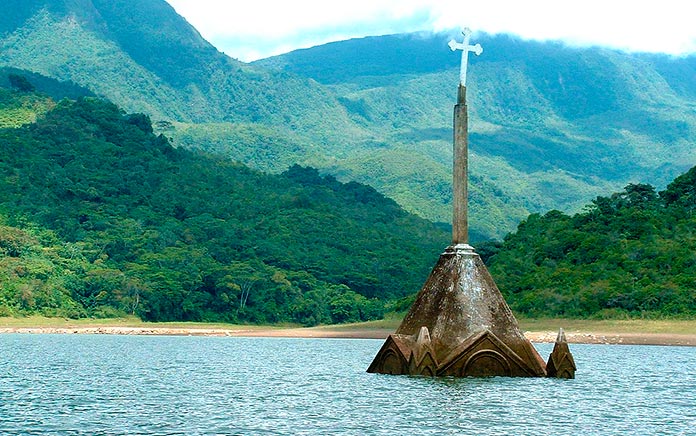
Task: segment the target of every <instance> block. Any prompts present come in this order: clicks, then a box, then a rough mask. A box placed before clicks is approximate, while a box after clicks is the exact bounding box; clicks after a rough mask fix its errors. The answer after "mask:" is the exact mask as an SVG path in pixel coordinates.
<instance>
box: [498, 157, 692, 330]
mask: <svg viewBox="0 0 696 436" xmlns="http://www.w3.org/2000/svg"><path fill="white" fill-rule="evenodd" d="M695 212H696V167H693V168H691V169H690V170H689V171H688V172H687V173H686V174H683V175H681V176H679V177H677V178H676V179H675V180H674V181H673V182H672V183H670V184H669V186H667V188H666V189H665V190H664V191H662V192H659V193H657V192H656V191H655V188H654V187H652V186H650V185H646V184H631V185H628V186H626V188H625V189H624V190H623V191H622V192H619V193H616V194H612V195H611V196H609V197H597V198H596V199H595V200H594V201H593V202H592V203H591V204H590V205H589V206H587V207H586V208H585V210H584V211H583V212H581V213H578V214H575V215H572V216H569V215H566V214H564V213H562V212H559V211H551V212H548V213H546V214H544V215H539V214H534V215H530V216H529V217H528V218H527V219H526V220H524V221H523V222H522V223H521V224H520V225H519V227H518V229H517V231H516V232H515V233H512V234H509V235H508V236H507V237H506V238H505V241H504V242H503V244H502V245H500V246H498V247H497V250H499V251H498V252H497V254H495V255H493V256H492V257H491V258H490V259H489V264H490V270H491V273H492V274H493V276H494V277H495V278H496V280H497V283H498V286H499V287H500V289H501V290H502V291H503V293H504V294H505V298H506V299H507V301H508V303H509V304H510V305H511V307H512V308H513V310H515V311H517V312H518V313H524V314H526V315H529V316H559V315H560V316H567V317H588V316H590V317H607V318H617V317H618V318H620V317H628V316H634V317H637V316H641V317H650V316H692V317H693V316H696V213H695ZM494 251H495V250H494Z"/></svg>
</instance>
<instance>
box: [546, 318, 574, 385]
mask: <svg viewBox="0 0 696 436" xmlns="http://www.w3.org/2000/svg"><path fill="white" fill-rule="evenodd" d="M576 370H577V368H576V367H575V359H573V354H572V353H571V352H570V348H568V341H567V340H566V337H565V332H564V331H563V329H562V328H561V329H559V330H558V337H557V338H556V343H555V344H554V345H553V351H552V352H551V355H550V356H549V361H548V362H547V363H546V373H547V375H548V376H549V377H556V378H575V371H576Z"/></svg>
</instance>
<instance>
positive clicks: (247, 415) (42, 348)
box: [0, 334, 696, 435]
mask: <svg viewBox="0 0 696 436" xmlns="http://www.w3.org/2000/svg"><path fill="white" fill-rule="evenodd" d="M382 343H383V341H381V340H355V339H354V340H332V339H262V338H249V339H247V338H203V337H163V336H160V337H146V336H100V335H94V336H90V335H19V334H10V335H0V434H2V435H5V434H8V435H15V434H28V435H44V434H46V435H48V434H51V435H53V434H57V435H61V434H64V435H93V434H94V435H120V434H143V435H329V434H345V435H380V434H385V435H387V434H388V435H429V434H432V435H440V434H457V435H460V434H461V435H619V434H621V435H624V434H636V435H648V434H666V435H671V434H674V435H696V348H692V347H648V346H610V345H571V350H572V351H573V353H574V355H575V361H576V363H577V365H578V368H579V371H578V373H577V374H576V377H577V378H576V379H575V380H555V379H514V378H512V379H511V378H498V377H496V378H488V379H449V378H438V379H433V378H424V377H407V376H387V375H377V374H367V373H365V369H366V368H367V366H368V365H369V364H370V362H371V361H372V358H373V357H374V356H375V354H376V353H377V351H378V350H379V348H380V347H381V345H382ZM537 348H538V349H539V352H540V353H541V355H542V357H544V358H545V359H546V358H547V357H548V354H549V353H550V351H551V348H552V346H551V345H550V344H544V345H537Z"/></svg>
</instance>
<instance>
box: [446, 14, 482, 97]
mask: <svg viewBox="0 0 696 436" xmlns="http://www.w3.org/2000/svg"><path fill="white" fill-rule="evenodd" d="M462 35H464V41H462V42H461V43H460V42H457V41H455V40H454V39H453V40H451V41H450V42H449V47H450V48H451V49H452V51H455V50H462V68H461V70H460V72H459V84H460V85H462V86H465V85H466V64H467V62H468V60H469V52H473V53H476V56H478V55H480V54H481V53H483V48H482V47H481V44H476V45H469V38H470V37H471V29H469V28H468V27H466V28H465V29H464V30H463V31H462Z"/></svg>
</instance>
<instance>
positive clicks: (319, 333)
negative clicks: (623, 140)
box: [0, 326, 696, 346]
mask: <svg viewBox="0 0 696 436" xmlns="http://www.w3.org/2000/svg"><path fill="white" fill-rule="evenodd" d="M3 333H5V334H7V333H21V334H105V335H166V336H219V337H221V336H230V337H273V338H343V339H385V338H386V337H387V336H388V335H389V334H390V333H393V330H391V329H350V328H341V327H340V326H338V327H314V328H259V327H251V328H248V329H246V328H239V329H225V328H172V327H118V326H103V327H0V334H3ZM556 334H557V332H552V331H533V332H529V331H527V332H525V336H527V338H528V339H529V340H530V341H532V342H538V343H548V342H554V341H555V339H556ZM566 338H567V339H568V342H569V343H574V344H624V345H681V346H696V334H693V335H692V334H670V333H588V332H578V331H576V332H573V331H566Z"/></svg>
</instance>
